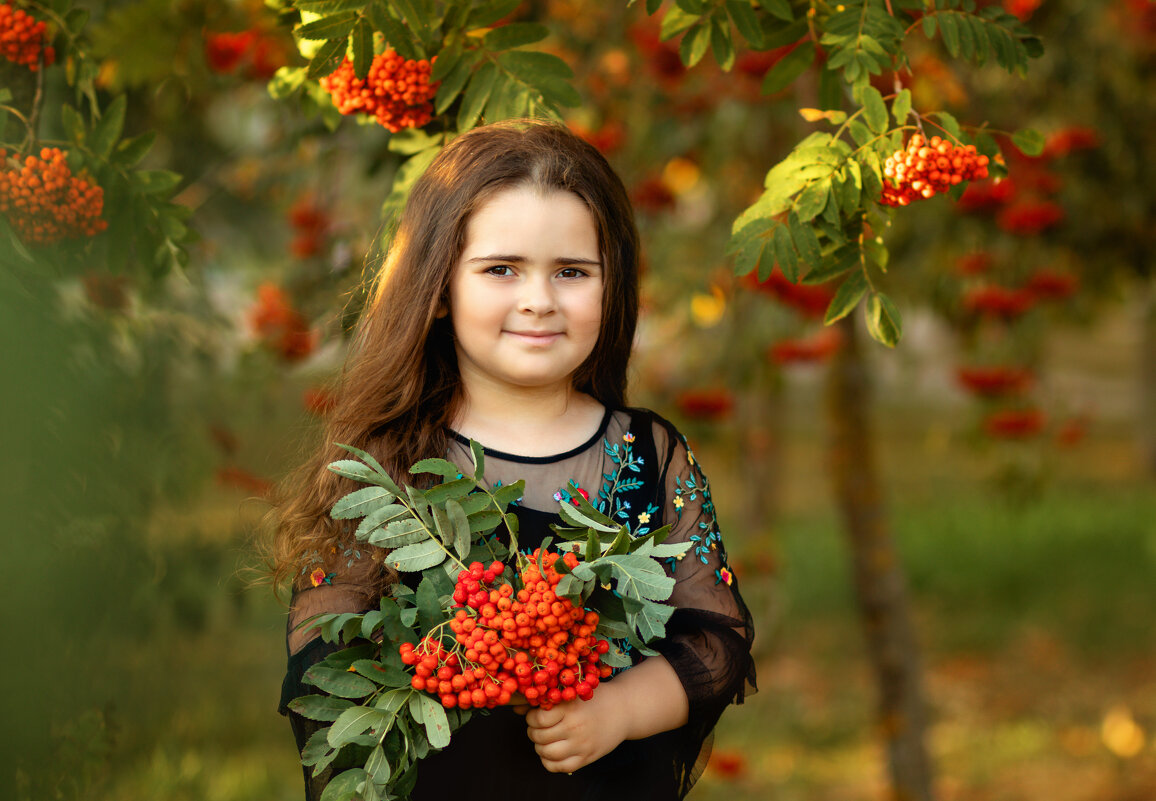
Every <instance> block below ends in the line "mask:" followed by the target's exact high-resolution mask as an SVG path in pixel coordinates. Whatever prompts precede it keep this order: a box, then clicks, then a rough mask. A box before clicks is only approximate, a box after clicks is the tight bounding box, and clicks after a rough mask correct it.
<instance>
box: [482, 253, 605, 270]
mask: <svg viewBox="0 0 1156 801" xmlns="http://www.w3.org/2000/svg"><path fill="white" fill-rule="evenodd" d="M483 261H509V262H514V263H515V264H521V263H523V262H525V261H526V257H525V256H509V255H507V256H504V255H502V254H499V253H495V254H493V255H490V256H475V257H474V258H472V259H466V263H467V264H474V263H476V262H483ZM554 263H555V264H589V265H593V266H597V267H601V266H602V262H601V261H598V260H596V259H583V258H578V257H575V256H563V257H561V258H558V259H554Z"/></svg>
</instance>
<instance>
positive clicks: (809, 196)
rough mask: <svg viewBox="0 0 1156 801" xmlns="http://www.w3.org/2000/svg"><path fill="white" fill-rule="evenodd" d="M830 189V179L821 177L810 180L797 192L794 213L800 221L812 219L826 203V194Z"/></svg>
mask: <svg viewBox="0 0 1156 801" xmlns="http://www.w3.org/2000/svg"><path fill="white" fill-rule="evenodd" d="M830 189H831V179H830V178H823V179H820V180H818V181H814V182H812V183H811V184H810V185H809V186H807V188H806V189H804V190H803V191H802V192H801V193H800V194H799V199H798V200H797V201H796V202H795V214H797V215H798V217H799V220H800V221H801V222H808V221H810V220H813V219H814V218H815V217H816V216H817V215H818V214H820V213H821V212H822V211H823V209H824V207H825V206H826V205H827V194H828V192H829V191H830Z"/></svg>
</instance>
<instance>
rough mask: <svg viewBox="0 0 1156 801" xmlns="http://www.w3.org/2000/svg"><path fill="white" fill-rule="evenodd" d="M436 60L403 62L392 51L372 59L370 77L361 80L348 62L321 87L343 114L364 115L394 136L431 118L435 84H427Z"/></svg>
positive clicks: (345, 61) (435, 89)
mask: <svg viewBox="0 0 1156 801" xmlns="http://www.w3.org/2000/svg"><path fill="white" fill-rule="evenodd" d="M434 60H436V58H435V59H424V58H423V59H420V60H415V59H403V58H402V57H401V56H399V55H398V54H397V53H395V52H394V51H393V50H386V51H385V52H384V53H380V54H378V55H377V56H375V57H374V59H373V63H372V64H371V65H370V67H369V74H368V75H367V76H366V78H365V80H361V79H360V78H358V77H357V75H356V74H355V73H354V71H353V62H351V61H350V60H349V59H348V58H347V59H345V60H344V61H342V62H341V66H340V67H338V68H337V69H336V70H335V71H334V72H333V73H332V74H331V75H327V76H326V77H324V78H322V79H321V87H322V88H323V89H325V91H327V92H329V94H330V96H331V97H332V98H333V105H335V106H337V110H338V111H340V112H341V113H342V114H366V115H369V116H372V117H375V118H376V119H377V122H378V123H379V124H380V125H382V126H383V127H385V128H386V129H388V130H389V131H391V132H393V133H397V132H398V131H400V130H401V129H402V128H420V127H421V126H423V125H425V124H426V123H427V122H429V121H430V119H431V118H432V117H433V104H432V103H431V102H430V101H431V100H432V99H433V96H434V95H435V94H436V93H437V89H438V83H436V82H430V71H431V70H432V69H433V62H434Z"/></svg>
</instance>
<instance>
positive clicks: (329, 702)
mask: <svg viewBox="0 0 1156 801" xmlns="http://www.w3.org/2000/svg"><path fill="white" fill-rule="evenodd" d="M351 706H353V702H352V701H350V700H349V699H348V698H337V697H335V696H332V695H316V694H314V695H303V696H301V697H300V698H294V699H293V700H292V701H290V702H289V708H290V709H292V710H293V711H294V712H296V713H297V714H298V715H301V716H302V717H306V718H309V719H310V720H337V717H338V716H339V715H340V714H341V713H342V712H344V711H345V710H347V709H349V708H350V707H351Z"/></svg>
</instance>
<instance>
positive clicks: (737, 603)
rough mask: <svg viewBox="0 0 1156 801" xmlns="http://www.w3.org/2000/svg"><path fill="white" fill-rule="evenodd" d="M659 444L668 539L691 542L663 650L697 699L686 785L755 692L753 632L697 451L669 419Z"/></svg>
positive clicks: (676, 569)
mask: <svg viewBox="0 0 1156 801" xmlns="http://www.w3.org/2000/svg"><path fill="white" fill-rule="evenodd" d="M655 444H656V450H657V454H658V456H659V459H660V461H661V471H660V475H661V482H660V491H661V492H662V493H663V498H662V501H663V503H662V507H663V509H664V522H665V523H669V524H670V525H671V532H670V536H669V537H668V538H667V540H666V541H667V542H671V543H689V544H690V548H689V549H688V550H687V552H686V554H685V555H684V556H683V557H682V558H681V559H677V560H671V562H670V572H671V575H672V576H673V577H674V579H675V582H676V583H675V587H674V592H673V593H672V595H671V598H670V603H671V605H673V606H674V607H675V612H674V614H673V615H672V616H671V619H670V622H669V623H668V624H667V637H666V639H665V640H664V641H663V642H661V643H660V644H658V645H657V646H656V650H658V651H659V652H660V653H661V654H662V655H663V656H664V657H665V658H666V659H667V661H668V662H669V663H670V664H671V666H672V667H673V668H674V670H675V672H676V673H677V674H678V677H679V679H680V680H681V681H682V685H683V688H684V689H685V690H686V695H687V699H688V700H689V702H690V719H689V722H688V723H687V726H686V730H685V731H684V734H685V735H686V737H685V739H684V742H685V743H686V752H685V753H684V754H682V755H681V757H682V765H681V768H682V772H683V776H682V778H683V781H689V782H691V783H693V781H694V780H695V778H696V777H697V775H698V773H699V772H701V770H702V768H703V767H705V765H706V759H707V758H709V738H710V732H711V731H712V730H713V728H714V726H715V724H716V723H717V722H718V719H719V716H720V715H721V714H722V712H723V710H724V709H725V708H726V707H727V706H728V705H729V704H732V703H742V701H743V699H744V697H745V696H746V693H747V692H748V691H751V692H753V691H754V689H755V667H754V661H753V659H752V658H751V642H752V641H753V639H754V627H753V624H752V621H751V615H750V612H749V611H748V610H747V607H746V604H744V603H743V599H742V596H741V595H740V594H739V588H738V581H737V579H736V578H735V576H734V574H733V573H732V572H731V569H730V566H729V564H728V563H727V555H726V549H725V548H724V546H723V541H722V537H721V534H720V533H719V528H718V521H717V518H716V515H715V508H714V501H713V500H712V498H711V492H710V485H709V483H708V482H707V480H706V477H705V476H704V475H703V472H702V470H701V468H700V467H699V465H698V463H697V461H696V459H695V456H694V453H693V451H692V450H691V449H690V447H689V445H688V444H687V442H686V440H685V439H684V438H683V437H682V435H681V434H679V433H678V432H677V431H676V430H674V429H673V427H670V426H669V424H665V423H664V422H663V421H660V422H658V423H656V431H655ZM696 744H697V745H696Z"/></svg>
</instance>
